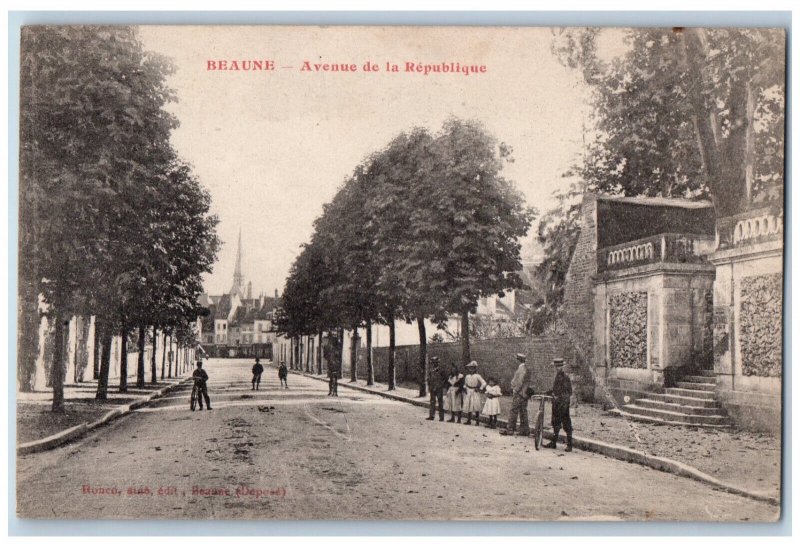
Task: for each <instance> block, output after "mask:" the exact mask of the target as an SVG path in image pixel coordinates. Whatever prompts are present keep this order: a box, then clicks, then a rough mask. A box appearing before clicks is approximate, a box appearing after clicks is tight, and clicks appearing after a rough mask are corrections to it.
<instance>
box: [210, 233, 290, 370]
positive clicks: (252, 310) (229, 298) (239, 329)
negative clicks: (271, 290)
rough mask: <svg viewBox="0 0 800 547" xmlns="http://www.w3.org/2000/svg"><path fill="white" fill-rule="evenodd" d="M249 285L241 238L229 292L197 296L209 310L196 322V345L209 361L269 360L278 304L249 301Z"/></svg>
mask: <svg viewBox="0 0 800 547" xmlns="http://www.w3.org/2000/svg"><path fill="white" fill-rule="evenodd" d="M252 292H253V284H252V282H248V283H247V284H245V277H244V274H243V273H242V234H241V231H240V232H239V246H238V249H237V251H236V266H235V268H234V271H233V284H232V285H231V289H230V291H228V293H226V294H222V295H208V294H202V295H200V299H199V303H200V305H202V306H203V307H205V308H207V309H208V310H209V313H208V315H206V316H205V317H201V318H200V319H199V330H200V341H201V344H202V346H203V349H204V350H205V351H206V353H208V355H209V356H210V357H262V358H264V359H272V349H273V346H274V344H275V331H274V330H273V319H274V315H275V307H276V305H277V301H278V291H275V296H274V297H269V296H266V295H265V294H263V293H261V294H259V295H258V296H257V297H255V298H253V296H252Z"/></svg>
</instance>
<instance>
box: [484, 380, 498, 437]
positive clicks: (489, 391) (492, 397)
mask: <svg viewBox="0 0 800 547" xmlns="http://www.w3.org/2000/svg"><path fill="white" fill-rule="evenodd" d="M501 395H503V392H502V390H501V389H500V386H498V385H497V380H495V379H494V378H489V387H487V388H486V403H485V404H484V405H483V413H484V414H485V415H486V416H488V417H489V424H488V425H487V426H486V427H489V428H491V429H494V428H496V427H497V416H498V414H500V396H501Z"/></svg>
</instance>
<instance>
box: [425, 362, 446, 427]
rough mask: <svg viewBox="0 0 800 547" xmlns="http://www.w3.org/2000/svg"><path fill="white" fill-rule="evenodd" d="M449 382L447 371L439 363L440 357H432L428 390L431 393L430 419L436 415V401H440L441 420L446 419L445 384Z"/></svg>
mask: <svg viewBox="0 0 800 547" xmlns="http://www.w3.org/2000/svg"><path fill="white" fill-rule="evenodd" d="M445 384H447V372H446V371H445V370H444V368H443V367H441V366H440V365H439V358H438V357H431V361H430V366H429V367H428V390H429V391H430V395H431V402H430V413H429V414H428V418H427V419H428V420H433V418H434V416H435V415H436V403H437V402H438V403H439V421H440V422H443V421H444V386H445Z"/></svg>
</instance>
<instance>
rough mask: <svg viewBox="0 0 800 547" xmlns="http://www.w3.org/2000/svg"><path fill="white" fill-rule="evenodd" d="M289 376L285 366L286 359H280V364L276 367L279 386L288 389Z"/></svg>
mask: <svg viewBox="0 0 800 547" xmlns="http://www.w3.org/2000/svg"><path fill="white" fill-rule="evenodd" d="M288 376H289V370H288V369H287V368H286V361H281V365H280V366H279V367H278V380H280V381H281V387H285V388H286V389H289V382H288V381H287V378H288Z"/></svg>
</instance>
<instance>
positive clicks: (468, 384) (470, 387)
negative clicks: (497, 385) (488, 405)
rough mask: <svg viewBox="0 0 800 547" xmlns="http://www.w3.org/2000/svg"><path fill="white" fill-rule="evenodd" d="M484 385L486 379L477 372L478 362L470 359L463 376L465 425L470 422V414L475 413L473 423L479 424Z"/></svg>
mask: <svg viewBox="0 0 800 547" xmlns="http://www.w3.org/2000/svg"><path fill="white" fill-rule="evenodd" d="M485 387H486V380H484V379H483V378H482V377H481V375H480V374H478V362H477V361H471V362H470V363H469V364H468V365H467V375H466V376H465V377H464V388H465V389H466V393H465V394H464V412H466V413H467V421H466V422H465V425H471V424H472V415H473V414H475V425H480V423H481V422H480V419H479V417H480V415H481V410H482V409H483V397H481V391H483V388H485Z"/></svg>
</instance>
